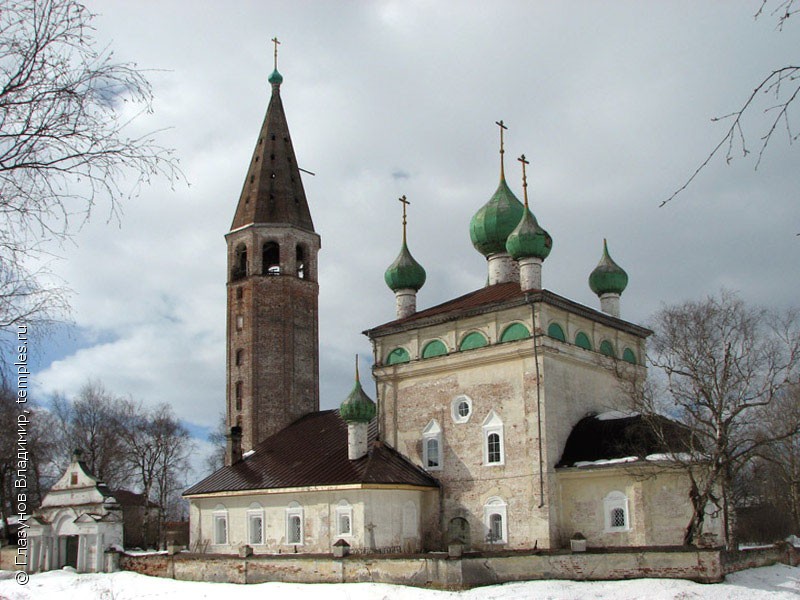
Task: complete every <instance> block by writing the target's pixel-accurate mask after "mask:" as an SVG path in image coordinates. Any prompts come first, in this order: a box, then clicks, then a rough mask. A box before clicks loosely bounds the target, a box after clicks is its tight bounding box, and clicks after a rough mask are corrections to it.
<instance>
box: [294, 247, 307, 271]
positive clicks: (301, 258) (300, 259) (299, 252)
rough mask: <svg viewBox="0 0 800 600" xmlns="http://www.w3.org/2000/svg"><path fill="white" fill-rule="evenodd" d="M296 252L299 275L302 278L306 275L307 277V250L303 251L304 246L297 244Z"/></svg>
mask: <svg viewBox="0 0 800 600" xmlns="http://www.w3.org/2000/svg"><path fill="white" fill-rule="evenodd" d="M295 254H296V256H295V258H296V261H297V277H299V278H300V279H305V277H306V258H305V252H303V247H302V246H297V249H296V250H295Z"/></svg>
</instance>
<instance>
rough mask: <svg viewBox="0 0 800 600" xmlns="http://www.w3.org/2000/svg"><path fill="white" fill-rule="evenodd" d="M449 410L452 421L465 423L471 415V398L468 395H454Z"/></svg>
mask: <svg viewBox="0 0 800 600" xmlns="http://www.w3.org/2000/svg"><path fill="white" fill-rule="evenodd" d="M450 410H451V413H452V416H453V421H455V422H456V423H466V422H467V421H469V418H470V416H471V415H472V399H471V398H470V397H469V396H464V395H461V396H456V397H455V399H454V400H453V402H452V404H451V406H450Z"/></svg>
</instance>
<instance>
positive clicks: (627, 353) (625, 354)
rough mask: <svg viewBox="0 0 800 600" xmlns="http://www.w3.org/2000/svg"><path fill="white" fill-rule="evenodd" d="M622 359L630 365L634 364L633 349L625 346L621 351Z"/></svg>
mask: <svg viewBox="0 0 800 600" xmlns="http://www.w3.org/2000/svg"><path fill="white" fill-rule="evenodd" d="M622 360H624V361H625V362H629V363H631V364H632V365H635V364H636V354H634V353H633V350H631V349H630V348H625V350H623V351H622Z"/></svg>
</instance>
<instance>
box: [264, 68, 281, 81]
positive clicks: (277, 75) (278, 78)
mask: <svg viewBox="0 0 800 600" xmlns="http://www.w3.org/2000/svg"><path fill="white" fill-rule="evenodd" d="M267 81H269V82H270V83H277V84H278V85H280V84H281V83H283V75H281V74H280V73H278V69H275V70H274V71H273V72H272V74H271V75H270V76H269V79H267Z"/></svg>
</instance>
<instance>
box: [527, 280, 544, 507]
mask: <svg viewBox="0 0 800 600" xmlns="http://www.w3.org/2000/svg"><path fill="white" fill-rule="evenodd" d="M525 302H527V303H528V304H530V306H531V326H532V328H533V360H534V362H535V364H536V425H537V427H538V431H539V440H538V441H539V506H538V508H542V507H543V506H544V460H543V459H542V387H541V385H542V384H541V379H540V375H541V373H540V370H539V350H538V347H537V344H536V339H537V337H539V334H538V331H539V329H538V328H537V327H536V312H535V311H534V306H533V302H532V301H531V297H530V294H527V293H526V294H525Z"/></svg>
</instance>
